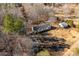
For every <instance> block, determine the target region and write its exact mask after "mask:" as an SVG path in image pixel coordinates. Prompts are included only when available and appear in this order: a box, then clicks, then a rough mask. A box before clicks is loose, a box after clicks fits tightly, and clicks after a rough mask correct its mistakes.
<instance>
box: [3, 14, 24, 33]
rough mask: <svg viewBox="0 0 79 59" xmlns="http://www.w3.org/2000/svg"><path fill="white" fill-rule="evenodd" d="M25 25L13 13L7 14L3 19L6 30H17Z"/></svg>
mask: <svg viewBox="0 0 79 59" xmlns="http://www.w3.org/2000/svg"><path fill="white" fill-rule="evenodd" d="M22 26H23V22H22V21H21V19H20V18H18V17H15V18H14V17H13V15H5V16H4V21H3V27H4V28H3V30H4V32H17V31H19V30H20V29H21V28H22Z"/></svg>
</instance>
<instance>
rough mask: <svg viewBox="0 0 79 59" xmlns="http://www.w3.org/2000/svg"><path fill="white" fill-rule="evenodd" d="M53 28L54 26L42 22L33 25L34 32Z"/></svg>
mask: <svg viewBox="0 0 79 59" xmlns="http://www.w3.org/2000/svg"><path fill="white" fill-rule="evenodd" d="M51 29H52V26H50V25H48V24H41V25H38V26H34V27H32V32H34V33H39V32H44V31H47V30H51Z"/></svg>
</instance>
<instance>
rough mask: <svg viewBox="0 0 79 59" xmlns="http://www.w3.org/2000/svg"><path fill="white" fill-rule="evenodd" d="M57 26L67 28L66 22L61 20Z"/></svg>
mask: <svg viewBox="0 0 79 59" xmlns="http://www.w3.org/2000/svg"><path fill="white" fill-rule="evenodd" d="M59 26H60V27H62V28H67V27H68V24H67V23H66V22H61V23H59Z"/></svg>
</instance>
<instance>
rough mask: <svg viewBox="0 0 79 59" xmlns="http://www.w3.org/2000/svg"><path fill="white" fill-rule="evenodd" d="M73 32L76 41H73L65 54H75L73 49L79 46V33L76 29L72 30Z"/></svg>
mask: <svg viewBox="0 0 79 59" xmlns="http://www.w3.org/2000/svg"><path fill="white" fill-rule="evenodd" d="M71 34H73V35H74V36H76V38H75V42H74V43H73V45H71V48H70V49H69V50H68V51H67V52H66V53H65V54H64V56H71V55H74V52H73V51H72V50H73V48H75V47H78V45H79V33H78V32H76V31H71Z"/></svg>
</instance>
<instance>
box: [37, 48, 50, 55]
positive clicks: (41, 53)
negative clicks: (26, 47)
mask: <svg viewBox="0 0 79 59" xmlns="http://www.w3.org/2000/svg"><path fill="white" fill-rule="evenodd" d="M37 56H50V53H49V51H48V50H46V49H45V50H43V51H40V52H38V53H37Z"/></svg>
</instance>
